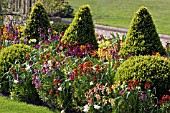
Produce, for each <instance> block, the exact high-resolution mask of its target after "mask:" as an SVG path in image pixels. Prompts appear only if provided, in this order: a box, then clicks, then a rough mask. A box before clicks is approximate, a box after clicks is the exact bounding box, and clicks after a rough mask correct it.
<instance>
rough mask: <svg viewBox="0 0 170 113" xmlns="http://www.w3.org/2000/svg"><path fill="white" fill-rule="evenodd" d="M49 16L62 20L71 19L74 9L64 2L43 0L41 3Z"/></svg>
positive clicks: (60, 0) (62, 0) (61, 0)
mask: <svg viewBox="0 0 170 113" xmlns="http://www.w3.org/2000/svg"><path fill="white" fill-rule="evenodd" d="M43 4H44V6H45V8H46V10H47V12H48V15H49V16H59V17H62V18H66V17H67V18H70V17H73V11H74V9H73V8H72V7H71V5H69V3H68V2H64V0H44V2H43Z"/></svg>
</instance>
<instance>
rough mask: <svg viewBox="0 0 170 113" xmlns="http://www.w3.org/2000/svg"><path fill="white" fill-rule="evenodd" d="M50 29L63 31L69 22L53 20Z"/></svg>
mask: <svg viewBox="0 0 170 113" xmlns="http://www.w3.org/2000/svg"><path fill="white" fill-rule="evenodd" d="M51 27H52V29H53V30H55V31H56V32H59V33H61V32H65V30H66V29H67V28H68V27H69V24H67V23H60V22H55V23H53V24H52V25H51Z"/></svg>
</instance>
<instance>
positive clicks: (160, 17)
mask: <svg viewBox="0 0 170 113" xmlns="http://www.w3.org/2000/svg"><path fill="white" fill-rule="evenodd" d="M65 1H68V2H69V4H70V5H72V7H73V8H74V9H75V12H76V11H77V10H78V8H79V7H80V6H81V5H85V4H89V5H90V7H91V11H92V15H93V19H94V22H95V23H96V24H102V25H108V26H115V27H121V28H129V26H130V22H131V19H132V17H133V14H134V12H136V11H137V10H138V9H139V7H140V6H142V5H143V6H146V7H147V8H148V10H149V11H150V13H151V14H152V17H153V20H154V22H155V25H156V28H157V31H158V33H160V34H167V35H170V31H169V29H170V16H169V15H170V7H169V4H170V0H65Z"/></svg>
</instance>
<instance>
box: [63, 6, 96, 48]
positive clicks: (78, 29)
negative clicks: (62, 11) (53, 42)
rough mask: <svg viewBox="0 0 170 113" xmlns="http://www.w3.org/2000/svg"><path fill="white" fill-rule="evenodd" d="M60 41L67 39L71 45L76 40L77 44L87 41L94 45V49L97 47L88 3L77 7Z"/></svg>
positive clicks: (83, 43)
mask: <svg viewBox="0 0 170 113" xmlns="http://www.w3.org/2000/svg"><path fill="white" fill-rule="evenodd" d="M62 41H64V42H66V41H69V42H70V43H71V44H73V45H74V44H75V43H77V42H79V45H85V44H87V43H88V44H92V45H94V48H95V49H97V48H98V44H97V40H96V37H95V31H94V24H93V20H92V15H91V13H90V6H89V5H83V6H81V7H80V8H79V10H78V11H77V13H76V14H75V17H74V19H73V22H72V23H71V24H70V26H69V27H68V29H66V31H65V34H64V36H63V37H62Z"/></svg>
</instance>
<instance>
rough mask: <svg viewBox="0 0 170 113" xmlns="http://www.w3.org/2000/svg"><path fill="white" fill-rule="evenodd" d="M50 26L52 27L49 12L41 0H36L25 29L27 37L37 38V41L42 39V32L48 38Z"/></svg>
mask: <svg viewBox="0 0 170 113" xmlns="http://www.w3.org/2000/svg"><path fill="white" fill-rule="evenodd" d="M48 28H51V25H50V20H49V17H48V15H47V12H46V10H45V8H44V6H43V4H42V3H41V2H39V1H38V2H36V3H35V4H34V6H33V8H32V10H31V13H30V16H29V19H28V21H27V23H26V28H25V30H24V35H25V38H27V39H28V40H30V39H36V40H37V43H38V42H39V41H41V40H42V39H40V34H44V39H46V38H47V35H48Z"/></svg>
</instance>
